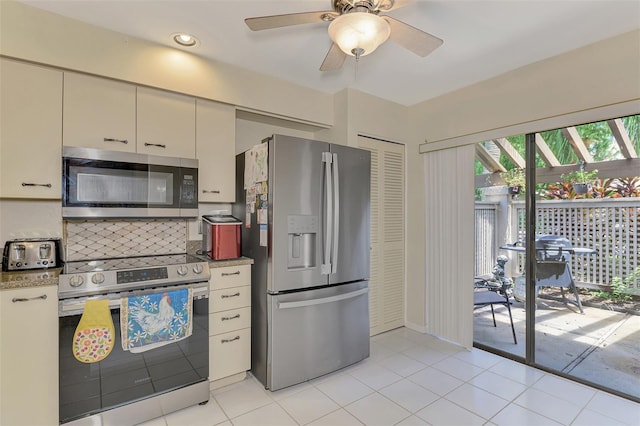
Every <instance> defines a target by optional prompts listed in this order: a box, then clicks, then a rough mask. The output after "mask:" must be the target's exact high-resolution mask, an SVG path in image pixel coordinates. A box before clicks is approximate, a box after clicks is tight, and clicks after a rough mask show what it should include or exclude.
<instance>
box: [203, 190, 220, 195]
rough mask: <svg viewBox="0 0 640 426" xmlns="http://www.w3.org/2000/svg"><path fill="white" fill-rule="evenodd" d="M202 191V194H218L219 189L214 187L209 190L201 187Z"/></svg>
mask: <svg viewBox="0 0 640 426" xmlns="http://www.w3.org/2000/svg"><path fill="white" fill-rule="evenodd" d="M202 193H203V194H219V193H220V191H218V190H215V189H214V190H211V191H210V190H208V189H203V190H202Z"/></svg>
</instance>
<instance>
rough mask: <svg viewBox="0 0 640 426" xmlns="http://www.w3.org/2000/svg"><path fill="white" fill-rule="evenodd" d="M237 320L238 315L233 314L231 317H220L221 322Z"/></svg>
mask: <svg viewBox="0 0 640 426" xmlns="http://www.w3.org/2000/svg"><path fill="white" fill-rule="evenodd" d="M237 318H240V314H235V315H234V316H232V317H222V321H229V320H232V319H237Z"/></svg>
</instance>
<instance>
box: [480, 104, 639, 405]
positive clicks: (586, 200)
mask: <svg viewBox="0 0 640 426" xmlns="http://www.w3.org/2000/svg"><path fill="white" fill-rule="evenodd" d="M491 142H493V143H494V144H495V148H497V149H494V147H492V146H491V145H490V144H488V143H487V142H483V143H482V144H479V148H477V149H476V154H477V155H476V158H478V159H479V161H478V164H477V165H476V175H477V176H476V187H477V190H476V238H475V244H476V280H475V281H476V284H477V283H479V282H480V283H482V282H490V281H493V283H494V285H495V283H497V282H499V281H500V279H501V273H502V270H504V277H505V278H506V279H507V280H510V281H511V282H512V287H511V295H510V297H509V300H510V303H509V304H508V308H509V309H505V305H504V304H502V305H500V304H495V305H485V306H480V305H475V306H474V344H475V345H476V346H479V347H482V348H483V349H488V350H491V351H494V352H497V353H501V354H503V355H505V356H509V357H511V358H515V359H519V360H521V361H523V362H526V363H527V364H531V365H534V366H537V367H539V368H543V369H545V370H548V371H551V372H554V373H557V374H559V375H562V376H566V377H569V378H572V379H575V380H577V381H581V382H584V383H588V384H590V385H593V386H596V387H601V388H603V389H606V390H608V391H611V392H614V393H617V394H620V395H623V396H625V397H627V398H630V399H634V400H639V399H640V387H638V386H637V383H639V382H640V361H639V360H640V331H639V330H640V159H639V158H638V153H639V152H640V116H638V115H636V116H632V117H623V118H618V119H612V120H605V121H602V122H598V123H589V124H585V125H576V126H570V127H565V128H561V129H552V130H549V131H545V132H539V133H531V134H527V135H521V136H515V137H510V138H504V139H502V140H498V141H495V140H494V141H491ZM492 149H494V150H493V151H492ZM514 152H515V153H516V154H520V156H521V157H522V158H521V159H519V158H518V156H517V155H516V154H514ZM488 155H489V156H491V158H488V157H487V156H488ZM492 159H493V160H495V161H492ZM522 166H524V167H522ZM519 169H522V170H524V171H525V173H524V175H525V176H526V178H525V181H524V185H523V187H522V188H521V190H520V192H519V193H518V194H509V193H508V187H507V189H500V187H503V188H504V187H505V186H506V185H508V184H510V182H509V179H514V176H515V175H517V173H516V172H517V171H518V170H519ZM512 192H513V191H512ZM503 193H504V194H503ZM500 197H503V198H500ZM501 263H502V265H500V264H501ZM500 266H502V269H501V268H500ZM476 287H478V286H477V285H476ZM476 291H478V289H477V288H476ZM490 291H491V289H490ZM493 291H495V292H498V293H499V290H497V289H495V288H494V289H493ZM492 306H493V307H494V310H493V315H492V311H491V309H490V308H491V307H492ZM509 311H510V312H511V317H509V315H508V313H509ZM494 317H495V323H494V320H493V318H494ZM511 318H512V319H513V324H514V329H515V334H516V337H517V343H516V342H515V341H514V340H513V339H512V338H510V337H511V324H510V322H511V321H510V320H511ZM494 324H495V325H494Z"/></svg>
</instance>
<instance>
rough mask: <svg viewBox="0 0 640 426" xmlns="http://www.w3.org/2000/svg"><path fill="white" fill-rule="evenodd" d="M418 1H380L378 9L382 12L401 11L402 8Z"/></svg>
mask: <svg viewBox="0 0 640 426" xmlns="http://www.w3.org/2000/svg"><path fill="white" fill-rule="evenodd" d="M415 1H416V0H379V1H378V6H377V9H378V10H379V11H381V12H388V11H390V10H396V9H400V8H401V7H405V6H407V5H409V4H411V3H414V2H415Z"/></svg>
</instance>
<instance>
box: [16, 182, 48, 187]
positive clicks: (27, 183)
mask: <svg viewBox="0 0 640 426" xmlns="http://www.w3.org/2000/svg"><path fill="white" fill-rule="evenodd" d="M22 186H44V187H46V188H51V184H50V183H29V182H22Z"/></svg>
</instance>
